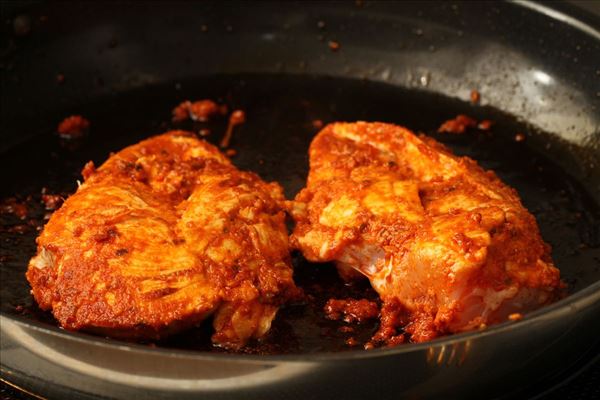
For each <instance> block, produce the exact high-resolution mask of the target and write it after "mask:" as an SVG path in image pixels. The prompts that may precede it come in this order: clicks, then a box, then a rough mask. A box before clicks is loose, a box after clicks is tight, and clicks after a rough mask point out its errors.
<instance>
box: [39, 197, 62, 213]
mask: <svg viewBox="0 0 600 400" xmlns="http://www.w3.org/2000/svg"><path fill="white" fill-rule="evenodd" d="M42 202H43V203H44V206H46V210H56V209H57V208H58V207H60V205H61V204H62V202H63V198H62V197H61V196H59V195H57V194H42Z"/></svg>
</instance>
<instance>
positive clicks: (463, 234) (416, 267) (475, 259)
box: [290, 122, 562, 344]
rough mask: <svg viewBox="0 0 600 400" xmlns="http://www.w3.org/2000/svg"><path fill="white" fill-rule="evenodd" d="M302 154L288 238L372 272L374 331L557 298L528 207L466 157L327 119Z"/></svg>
mask: <svg viewBox="0 0 600 400" xmlns="http://www.w3.org/2000/svg"><path fill="white" fill-rule="evenodd" d="M309 157H310V172H309V176H308V182H307V186H306V188H305V189H303V190H302V191H301V192H300V193H299V194H298V195H297V197H296V199H295V201H294V202H291V207H290V209H291V213H292V215H293V217H294V219H295V221H296V227H295V230H294V233H293V235H292V238H291V242H292V245H293V246H294V247H296V248H297V249H299V250H301V251H302V253H303V254H304V256H305V257H306V258H307V259H309V260H311V261H315V262H325V261H335V262H336V264H337V266H338V269H339V271H340V273H341V275H342V276H343V277H345V278H347V279H352V278H354V277H356V275H357V273H358V274H360V275H362V276H366V277H367V278H368V279H369V280H370V282H371V284H372V286H373V288H374V289H375V290H376V291H377V292H378V293H379V295H380V297H381V299H382V301H383V307H382V311H381V313H382V315H381V328H380V330H379V332H378V334H377V335H376V336H375V338H374V339H375V340H376V341H379V342H383V343H388V344H389V343H398V342H401V341H403V339H402V338H405V337H406V336H408V337H410V339H411V340H413V341H415V342H420V341H425V340H429V339H432V338H435V337H436V336H439V335H443V334H447V333H452V332H461V331H466V330H471V329H476V328H479V327H482V326H486V325H488V324H492V323H496V322H501V321H504V320H506V319H507V318H508V317H509V316H511V315H512V314H514V313H522V312H526V311H529V310H532V309H535V308H538V307H540V306H542V305H544V304H548V303H549V302H551V301H553V300H554V299H556V298H557V296H558V293H559V292H560V290H559V289H560V288H561V285H562V284H561V281H560V273H559V270H558V269H557V268H555V267H554V265H553V263H552V260H551V257H550V247H549V246H548V245H547V244H546V243H544V241H543V240H542V238H541V237H540V233H539V230H538V227H537V224H536V221H535V219H534V217H533V216H532V215H531V214H530V213H529V212H528V211H527V210H526V209H525V208H524V207H523V205H522V204H521V202H520V199H519V196H518V195H517V192H516V191H515V190H514V189H512V188H510V187H508V186H507V185H505V184H504V183H502V182H501V181H500V180H499V179H498V178H497V177H496V175H495V174H494V173H493V172H491V171H484V170H483V169H482V168H480V167H479V166H478V165H477V163H476V162H475V161H473V160H471V159H469V158H466V157H457V156H455V155H453V154H452V153H451V152H450V151H449V150H447V149H446V148H445V147H443V146H442V145H441V144H439V143H437V142H436V141H435V140H433V139H430V138H427V137H423V136H420V137H417V136H415V135H414V134H413V133H412V132H410V131H409V130H407V129H405V128H402V127H399V126H394V125H390V124H383V123H366V122H357V123H334V124H331V125H328V126H327V127H325V128H324V129H323V130H322V131H321V132H320V133H319V134H318V135H317V136H316V137H315V139H314V140H313V142H312V144H311V146H310V151H309ZM517 315H518V314H517ZM514 317H515V316H514V315H512V316H511V318H514Z"/></svg>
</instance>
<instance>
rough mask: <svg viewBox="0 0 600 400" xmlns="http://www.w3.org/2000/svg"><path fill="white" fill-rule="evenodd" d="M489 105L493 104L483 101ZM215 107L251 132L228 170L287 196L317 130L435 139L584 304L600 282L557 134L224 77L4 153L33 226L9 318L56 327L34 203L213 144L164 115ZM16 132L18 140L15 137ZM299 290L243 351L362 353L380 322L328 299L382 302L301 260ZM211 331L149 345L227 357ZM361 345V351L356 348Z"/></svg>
mask: <svg viewBox="0 0 600 400" xmlns="http://www.w3.org/2000/svg"><path fill="white" fill-rule="evenodd" d="M482 96H483V98H484V99H485V93H482ZM204 98H210V99H214V100H216V101H218V102H221V103H224V104H227V105H228V107H229V108H230V110H233V109H243V110H244V111H245V112H246V123H245V124H243V125H242V126H240V127H238V128H236V130H235V132H234V136H233V139H232V142H231V147H232V148H233V149H235V150H236V152H237V154H236V155H235V156H234V157H233V162H234V163H235V164H236V165H237V166H238V167H240V168H241V169H247V170H252V171H254V172H257V173H258V174H259V175H260V176H261V177H262V178H263V179H265V180H267V181H270V180H276V181H278V182H280V183H281V184H282V185H283V186H284V189H285V192H286V196H287V197H288V198H291V197H293V196H294V195H295V194H296V193H297V191H298V190H299V189H300V188H301V187H302V186H303V185H304V181H305V178H306V174H307V171H308V165H307V149H308V145H309V144H310V141H311V139H312V138H313V136H314V135H315V134H316V132H317V131H318V130H319V127H320V126H321V124H326V123H328V122H333V121H355V120H367V121H383V122H391V123H396V124H400V125H404V126H406V127H408V128H410V129H411V130H413V131H415V132H424V133H426V134H429V135H432V136H434V137H435V138H436V139H438V140H440V141H441V142H443V143H444V144H446V145H448V146H449V147H450V148H452V149H453V150H454V151H455V152H456V153H457V154H460V155H467V156H469V157H472V158H474V159H475V160H477V161H478V162H479V163H480V164H481V165H482V166H483V167H484V168H489V169H493V170H494V171H495V172H496V173H497V174H498V175H499V176H500V178H501V179H502V180H504V181H505V182H506V183H507V184H509V185H511V186H512V187H514V188H516V189H517V191H518V192H519V194H520V195H521V197H522V200H523V203H524V204H525V206H526V207H527V208H528V209H529V210H530V211H531V212H532V213H533V214H534V215H535V216H536V218H537V220H538V223H539V225H540V230H541V233H542V236H543V237H544V239H545V240H546V241H547V242H548V243H550V244H551V245H552V247H553V257H554V260H555V262H556V265H557V266H558V267H559V268H560V269H561V274H562V276H563V279H564V280H565V281H566V282H567V283H568V284H569V290H570V291H571V292H572V293H573V292H577V291H579V290H581V289H583V288H585V287H587V286H589V285H590V284H592V283H594V282H596V281H598V280H600V232H599V230H600V207H599V206H598V204H596V203H595V202H594V200H593V199H592V198H591V196H589V195H588V194H586V191H585V189H584V188H583V187H582V186H581V185H580V184H579V183H578V181H577V179H576V178H575V177H573V176H571V175H570V174H569V173H567V172H566V171H564V170H563V169H562V168H560V167H559V166H558V165H557V164H556V163H554V162H553V161H552V160H551V159H550V158H549V157H547V156H545V155H544V152H545V149H544V146H541V147H540V146H538V144H539V143H545V144H546V145H548V146H552V147H553V148H561V149H563V150H564V153H565V154H566V155H567V154H568V152H569V149H568V146H566V145H565V144H564V143H562V142H561V141H560V139H558V138H557V137H555V136H552V135H550V134H546V133H543V132H537V131H535V130H532V128H531V127H529V126H528V125H527V124H525V123H522V122H519V121H517V120H516V119H514V118H513V117H511V116H509V115H506V114H504V113H502V112H500V111H498V110H495V109H492V108H490V107H485V106H476V105H472V104H469V103H465V102H461V101H458V100H456V99H450V98H447V97H442V96H439V95H436V94H433V93H428V92H424V91H415V90H407V89H402V88H398V87H395V86H391V85H386V84H381V83H374V82H368V81H357V80H347V79H339V78H328V77H309V76H302V77H300V76H286V75H224V76H210V77H200V78H197V79H193V80H189V81H182V82H170V83H168V84H163V85H154V86H148V87H143V88H139V89H135V90H131V91H128V92H125V93H119V94H114V95H110V96H105V97H99V98H92V99H90V101H89V103H86V104H81V105H80V106H79V107H78V108H76V109H68V110H63V112H61V113H60V114H56V115H46V116H45V119H48V120H55V121H56V124H58V123H59V122H60V121H61V120H62V119H63V118H64V117H66V116H68V115H72V114H81V115H83V116H85V117H86V118H87V119H88V120H90V121H91V128H90V132H89V134H88V135H87V136H86V137H84V138H82V139H81V140H78V141H65V140H62V139H60V138H59V137H58V136H57V135H56V134H55V131H56V125H53V126H48V127H46V129H45V130H43V131H39V132H36V135H35V136H34V137H33V138H32V139H30V140H28V141H26V142H24V143H21V144H20V145H18V146H16V147H14V148H12V149H10V151H8V152H6V153H5V154H2V157H1V158H0V171H2V174H3V175H5V176H3V177H2V181H3V186H2V188H0V191H1V192H0V199H1V201H2V203H3V204H7V201H9V200H7V199H9V198H14V199H13V200H11V201H13V202H14V201H16V202H17V203H20V204H24V205H25V207H26V209H27V214H26V216H25V217H24V218H20V217H19V216H17V215H13V214H8V213H3V214H0V218H1V221H0V242H1V243H2V246H1V248H0V280H1V281H2V282H3V285H2V287H1V288H0V298H1V311H2V312H4V313H7V314H9V315H15V316H18V317H19V318H21V319H26V320H27V319H29V320H36V321H41V322H43V323H45V324H49V325H55V324H56V323H55V321H54V320H53V318H52V317H51V315H50V314H49V313H45V312H42V311H40V310H39V309H37V308H36V307H35V305H34V304H33V302H32V299H31V297H30V295H29V287H28V285H27V282H26V280H25V277H24V273H25V270H26V266H27V262H28V260H29V258H30V257H31V256H32V255H33V254H34V253H35V237H36V236H37V234H38V233H39V229H41V226H43V224H44V222H45V219H44V218H45V216H46V218H47V215H46V214H47V211H46V210H44V206H43V204H42V203H41V201H40V198H41V193H42V190H43V188H45V190H46V192H48V193H54V194H61V195H68V194H69V193H72V192H73V191H74V190H75V189H76V181H77V179H81V178H80V175H79V174H80V170H81V168H82V167H83V165H84V164H85V163H86V162H87V161H89V160H93V161H94V162H95V163H96V165H99V164H101V163H102V162H103V161H104V160H105V159H106V158H107V157H108V154H109V153H110V152H111V151H116V150H119V149H121V148H123V147H124V146H127V145H129V144H132V143H135V142H137V141H139V140H141V139H143V138H146V137H148V136H151V135H154V134H158V133H161V132H163V131H165V130H168V129H171V128H178V129H187V130H193V131H195V132H199V131H200V130H204V131H203V132H204V133H206V130H207V129H208V130H210V134H209V135H208V136H207V137H206V139H207V140H209V141H211V142H213V143H218V142H219V141H220V139H221V137H222V135H223V133H224V131H225V127H226V124H227V121H226V120H225V119H224V118H223V119H216V120H215V121H212V122H210V123H199V122H192V121H185V122H182V123H173V122H171V115H170V112H171V110H172V108H173V107H175V106H176V105H177V104H179V103H180V102H181V101H183V100H199V99H204ZM458 114H466V115H469V116H471V117H473V118H475V119H477V120H484V119H487V120H491V121H493V125H492V127H491V129H490V130H489V131H483V130H477V129H474V130H472V131H468V132H466V133H465V134H462V135H451V134H438V133H436V130H437V128H438V127H439V125H440V124H441V123H442V122H444V121H445V120H448V119H451V118H454V117H455V116H456V115H458ZM8 128H9V129H13V128H14V130H19V129H21V128H20V127H18V126H12V127H11V126H9V127H8ZM294 265H295V268H296V269H295V279H296V282H297V284H298V285H299V286H300V287H302V288H303V289H304V290H305V292H306V293H307V294H308V295H309V297H310V298H311V301H309V302H307V303H306V304H297V305H291V306H288V307H285V308H284V309H282V310H281V311H280V313H279V314H278V317H277V319H276V320H275V322H274V324H273V329H272V331H271V332H270V334H269V335H268V336H267V337H266V338H265V339H264V340H263V341H261V342H260V343H253V344H251V345H249V346H248V347H247V348H246V349H244V350H243V351H244V352H248V353H258V354H281V353H313V352H333V351H343V350H349V349H353V348H355V347H353V346H350V345H349V344H348V343H350V344H353V343H356V344H357V346H359V347H360V345H362V344H364V343H365V342H366V341H367V340H368V339H369V337H370V336H371V334H372V333H373V332H374V331H375V330H376V328H377V326H376V323H374V322H372V323H363V324H360V325H347V324H345V323H344V322H338V321H330V320H327V319H326V318H325V315H324V312H323V306H324V304H325V302H326V301H327V300H328V299H329V298H331V297H335V298H345V297H353V298H368V299H377V295H376V294H375V293H374V291H373V290H372V289H371V288H370V287H369V286H368V283H366V282H361V283H358V284H354V285H345V284H344V283H343V282H342V281H341V280H340V279H339V278H338V277H337V274H336V272H335V269H334V268H332V266H331V265H329V264H322V265H316V264H311V263H308V262H307V261H306V260H304V259H303V258H302V257H301V256H300V255H298V254H295V255H294ZM210 333H211V327H210V324H209V323H205V324H203V325H202V326H200V327H198V328H197V329H193V330H191V331H188V332H185V333H183V334H180V335H177V336H173V337H171V338H169V339H168V340H164V341H160V342H158V343H153V344H152V345H156V346H161V347H169V348H181V349H190V350H199V351H211V352H220V351H224V350H222V349H219V348H215V347H213V346H212V345H211V344H210ZM349 339H354V340H349Z"/></svg>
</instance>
